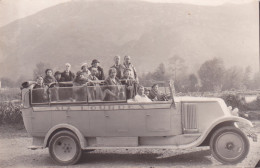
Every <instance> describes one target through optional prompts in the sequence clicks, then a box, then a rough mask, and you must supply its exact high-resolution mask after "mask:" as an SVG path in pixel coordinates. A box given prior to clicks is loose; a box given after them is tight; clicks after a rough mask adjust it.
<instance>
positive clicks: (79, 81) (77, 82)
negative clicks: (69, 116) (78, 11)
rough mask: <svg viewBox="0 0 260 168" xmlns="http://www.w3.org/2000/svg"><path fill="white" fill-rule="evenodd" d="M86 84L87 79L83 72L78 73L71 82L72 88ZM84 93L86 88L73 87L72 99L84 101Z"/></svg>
mask: <svg viewBox="0 0 260 168" xmlns="http://www.w3.org/2000/svg"><path fill="white" fill-rule="evenodd" d="M87 82H88V79H86V78H85V77H84V74H83V72H81V71H78V72H77V76H76V78H75V79H74V81H73V85H74V86H83V85H86V84H87ZM86 93H87V88H86V87H73V98H75V99H76V101H86V100H87V98H86Z"/></svg>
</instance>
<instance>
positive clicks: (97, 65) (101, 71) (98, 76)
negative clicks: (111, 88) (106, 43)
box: [89, 59, 105, 80]
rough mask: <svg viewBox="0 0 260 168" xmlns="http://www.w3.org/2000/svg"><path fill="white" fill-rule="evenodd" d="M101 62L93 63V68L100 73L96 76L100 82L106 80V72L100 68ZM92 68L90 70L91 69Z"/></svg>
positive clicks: (95, 61)
mask: <svg viewBox="0 0 260 168" xmlns="http://www.w3.org/2000/svg"><path fill="white" fill-rule="evenodd" d="M99 63H100V62H99V61H98V60H96V59H94V60H93V61H92V63H91V65H92V66H91V67H94V68H97V70H98V73H97V74H96V77H97V78H98V79H99V80H105V75H104V71H103V68H101V67H100V66H99ZM91 67H90V68H89V69H91Z"/></svg>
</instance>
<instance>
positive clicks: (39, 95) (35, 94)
mask: <svg viewBox="0 0 260 168" xmlns="http://www.w3.org/2000/svg"><path fill="white" fill-rule="evenodd" d="M47 88H48V87H47V86H46V85H45V84H44V83H43V77H42V76H37V78H36V84H35V85H34V87H33V90H32V103H44V102H47V101H48V93H47Z"/></svg>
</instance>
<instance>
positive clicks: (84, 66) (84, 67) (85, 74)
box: [81, 63, 90, 78]
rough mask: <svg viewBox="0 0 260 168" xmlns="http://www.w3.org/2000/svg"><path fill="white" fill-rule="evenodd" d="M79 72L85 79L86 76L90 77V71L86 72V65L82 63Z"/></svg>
mask: <svg viewBox="0 0 260 168" xmlns="http://www.w3.org/2000/svg"><path fill="white" fill-rule="evenodd" d="M81 72H82V73H83V76H84V77H85V78H88V76H89V75H90V71H89V70H88V64H87V63H84V64H82V65H81Z"/></svg>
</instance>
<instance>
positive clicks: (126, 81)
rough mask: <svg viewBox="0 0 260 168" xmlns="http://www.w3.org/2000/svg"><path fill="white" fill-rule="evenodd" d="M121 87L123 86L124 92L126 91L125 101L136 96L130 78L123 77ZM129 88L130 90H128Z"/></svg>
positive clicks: (134, 87) (133, 83)
mask: <svg viewBox="0 0 260 168" xmlns="http://www.w3.org/2000/svg"><path fill="white" fill-rule="evenodd" d="M120 81H121V83H122V85H125V90H126V98H127V99H132V98H134V96H135V95H136V91H135V90H136V82H135V81H134V79H133V78H132V77H129V78H126V77H123V78H122V79H121V80H120ZM129 86H130V88H129Z"/></svg>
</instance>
